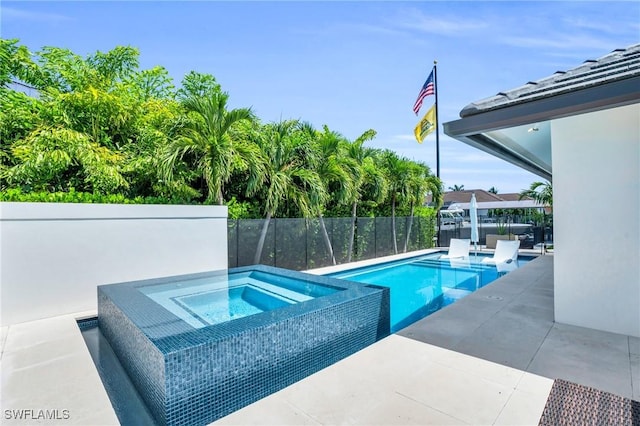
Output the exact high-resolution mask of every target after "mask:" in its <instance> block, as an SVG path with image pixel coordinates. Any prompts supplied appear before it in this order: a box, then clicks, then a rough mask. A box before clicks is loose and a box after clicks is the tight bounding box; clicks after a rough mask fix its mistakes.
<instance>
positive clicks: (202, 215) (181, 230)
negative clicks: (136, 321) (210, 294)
mask: <svg viewBox="0 0 640 426" xmlns="http://www.w3.org/2000/svg"><path fill="white" fill-rule="evenodd" d="M227 264H228V258H227V208H226V207H224V206H164V205H163V206H159V205H153V206H152V205H115V204H113V205H109V204H55V203H0V309H1V311H0V324H1V325H2V326H6V325H10V324H15V323H19V322H24V321H31V320H35V319H39V318H46V317H51V316H56V315H62V314H66V313H72V312H80V311H87V310H95V309H97V292H96V286H98V285H100V284H110V283H117V282H124V281H132V280H139V279H145V278H156V277H163V276H171V275H178V274H187V273H194V272H202V271H210V270H216V269H226V268H227Z"/></svg>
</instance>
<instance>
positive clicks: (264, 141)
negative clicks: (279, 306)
mask: <svg viewBox="0 0 640 426" xmlns="http://www.w3.org/2000/svg"><path fill="white" fill-rule="evenodd" d="M308 142H309V141H308V140H307V139H305V138H303V137H302V135H301V131H300V123H299V122H298V121H295V120H289V121H281V122H279V123H274V124H269V125H266V126H264V127H263V128H262V129H261V131H260V132H259V133H257V135H256V143H257V146H258V147H259V148H260V157H261V159H262V161H264V169H263V173H262V176H261V179H259V180H256V182H255V183H256V184H254V185H252V186H249V187H248V195H253V194H255V193H258V192H260V193H261V195H262V196H263V197H264V212H265V220H264V224H263V226H262V231H261V232H260V239H259V240H258V246H257V247H256V254H255V257H254V263H256V264H257V263H259V262H260V258H261V257H262V250H263V247H264V241H265V238H266V236H267V230H268V228H269V223H270V221H271V218H272V217H273V216H274V215H275V214H276V211H277V210H278V208H279V207H280V206H281V205H282V204H294V205H295V206H296V207H297V208H298V210H299V211H300V212H301V213H302V215H303V216H304V217H309V216H311V214H312V205H311V201H310V199H312V198H318V197H320V196H319V195H317V193H318V192H322V191H323V190H324V188H323V186H322V182H321V181H320V179H319V177H318V175H317V174H316V173H315V172H314V171H313V170H311V169H309V168H308V167H306V159H307V157H308V156H309V155H311V150H312V147H311V145H310V144H309V143H308ZM310 195H311V197H310Z"/></svg>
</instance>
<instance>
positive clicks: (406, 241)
mask: <svg viewBox="0 0 640 426" xmlns="http://www.w3.org/2000/svg"><path fill="white" fill-rule="evenodd" d="M412 226H413V203H411V215H410V216H409V225H408V226H407V238H405V240H404V250H403V253H406V252H407V246H408V245H409V238H411V227H412Z"/></svg>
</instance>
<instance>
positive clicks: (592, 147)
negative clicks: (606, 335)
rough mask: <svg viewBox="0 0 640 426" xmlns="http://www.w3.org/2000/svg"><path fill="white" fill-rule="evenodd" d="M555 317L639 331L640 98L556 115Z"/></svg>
mask: <svg viewBox="0 0 640 426" xmlns="http://www.w3.org/2000/svg"><path fill="white" fill-rule="evenodd" d="M551 138H552V156H553V192H554V194H553V196H554V198H553V213H554V251H555V260H554V288H555V320H556V321H557V322H560V323H566V324H572V325H578V326H582V327H589V328H594V329H599V330H605V331H610V332H614V333H621V334H627V335H632V336H640V172H639V170H640V104H635V105H631V106H626V107H620V108H615V109H609V110H605V111H599V112H594V113H589V114H583V115H579V116H575V117H568V118H564V119H560V120H554V121H553V122H552V123H551Z"/></svg>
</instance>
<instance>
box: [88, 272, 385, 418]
mask: <svg viewBox="0 0 640 426" xmlns="http://www.w3.org/2000/svg"><path fill="white" fill-rule="evenodd" d="M98 323H99V327H100V330H101V332H102V334H103V335H104V336H105V338H106V339H107V340H108V341H109V343H110V345H111V346H112V348H113V350H114V352H115V353H116V354H117V356H118V358H119V359H120V362H121V363H122V365H123V366H124V368H125V369H126V370H127V373H128V374H129V376H130V378H131V379H132V381H133V383H134V384H135V386H136V387H137V388H138V391H139V392H140V394H141V395H142V397H143V398H144V400H145V402H146V403H147V405H148V406H149V409H150V410H151V412H152V413H153V415H154V416H155V418H156V420H157V421H158V422H159V423H161V424H207V423H210V422H212V421H214V420H216V419H218V418H220V417H223V416H225V415H227V414H229V413H231V412H233V411H235V410H237V409H239V408H241V407H244V406H246V405H248V404H250V403H252V402H254V401H257V400H258V399H260V398H263V397H264V396H267V395H269V394H271V393H273V392H275V391H277V390H280V389H282V388H284V387H286V386H288V385H290V384H292V383H294V382H296V381H298V380H300V379H302V378H304V377H306V376H308V375H310V374H312V373H314V372H316V371H318V370H320V369H322V368H324V367H326V366H329V365H331V364H333V363H334V362H336V361H339V360H340V359H342V358H345V357H347V356H349V355H351V354H353V353H355V352H357V351H358V350H360V349H362V348H364V347H366V346H368V345H370V344H372V343H374V342H375V341H377V340H379V339H380V338H382V337H385V336H387V335H388V334H389V323H390V321H389V290H388V289H386V288H384V287H378V286H372V285H365V284H358V283H352V282H347V281H342V280H337V279H335V278H329V277H323V276H316V275H308V274H304V273H301V272H295V271H289V270H285V269H279V268H273V267H267V266H262V265H255V266H250V267H245V268H236V269H231V270H229V271H215V272H208V273H200V274H193V275H188V276H178V277H170V278H162V279H154V280H145V281H136V282H129V283H121V284H111V285H104V286H99V287H98Z"/></svg>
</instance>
